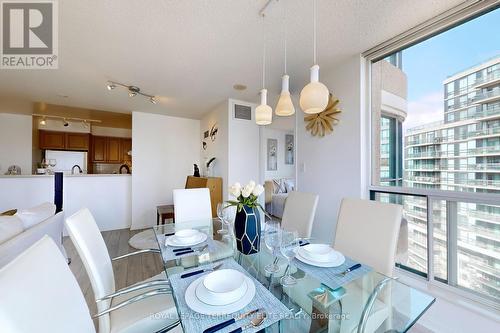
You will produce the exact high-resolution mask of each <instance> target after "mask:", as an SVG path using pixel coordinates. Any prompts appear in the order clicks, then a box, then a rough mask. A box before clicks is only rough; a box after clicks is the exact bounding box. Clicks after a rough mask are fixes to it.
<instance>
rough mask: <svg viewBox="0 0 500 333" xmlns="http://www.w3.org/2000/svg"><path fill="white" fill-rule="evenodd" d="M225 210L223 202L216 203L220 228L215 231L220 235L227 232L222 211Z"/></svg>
mask: <svg viewBox="0 0 500 333" xmlns="http://www.w3.org/2000/svg"><path fill="white" fill-rule="evenodd" d="M225 210H226V209H225V208H224V203H223V202H219V203H218V204H217V217H218V218H219V220H220V221H221V228H220V229H219V230H217V233H218V234H221V235H225V234H227V230H226V229H225V225H226V222H225V217H226V214H225V212H224V211H225Z"/></svg>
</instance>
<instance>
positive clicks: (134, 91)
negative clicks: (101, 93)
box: [106, 81, 158, 104]
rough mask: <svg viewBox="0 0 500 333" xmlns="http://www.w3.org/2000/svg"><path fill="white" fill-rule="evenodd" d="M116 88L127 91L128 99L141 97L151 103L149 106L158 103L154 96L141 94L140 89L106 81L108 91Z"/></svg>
mask: <svg viewBox="0 0 500 333" xmlns="http://www.w3.org/2000/svg"><path fill="white" fill-rule="evenodd" d="M118 86H120V87H122V88H125V89H127V91H128V96H129V97H135V96H137V95H141V96H144V97H147V98H149V101H150V102H151V104H157V103H158V99H157V98H156V96H154V95H150V94H146V93H143V92H142V91H141V88H139V87H137V86H129V85H126V84H123V83H119V82H114V81H108V83H107V86H106V87H107V88H108V90H113V89H115V88H116V87H118Z"/></svg>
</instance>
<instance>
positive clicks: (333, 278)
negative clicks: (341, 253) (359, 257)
mask: <svg viewBox="0 0 500 333" xmlns="http://www.w3.org/2000/svg"><path fill="white" fill-rule="evenodd" d="M292 263H293V265H294V266H296V267H297V268H299V269H301V270H303V271H304V272H306V273H307V274H309V275H311V276H312V277H314V278H315V279H317V280H319V281H320V282H321V283H322V284H324V285H326V286H327V287H329V288H331V289H337V288H339V287H342V286H344V285H346V284H347V283H349V282H351V281H353V280H356V279H357V278H359V277H361V276H363V275H365V274H366V273H368V272H370V271H372V268H371V267H370V266H366V265H362V266H361V267H360V268H358V269H356V270H354V271H352V272H349V273H347V274H346V275H345V276H342V275H339V273H342V272H343V271H345V270H346V269H348V268H349V267H351V266H352V265H355V264H357V263H358V262H357V261H354V260H352V259H351V258H348V257H346V258H345V262H344V263H343V264H342V265H340V266H338V267H316V266H312V265H308V264H306V263H303V262H302V261H300V260H298V259H296V258H295V259H293V262H292Z"/></svg>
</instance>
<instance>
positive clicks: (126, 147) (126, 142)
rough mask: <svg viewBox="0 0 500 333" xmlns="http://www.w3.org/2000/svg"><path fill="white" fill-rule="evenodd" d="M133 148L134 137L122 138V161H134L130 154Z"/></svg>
mask: <svg viewBox="0 0 500 333" xmlns="http://www.w3.org/2000/svg"><path fill="white" fill-rule="evenodd" d="M131 150H132V139H122V161H123V162H129V161H132V156H131V155H129V154H128V152H129V151H131Z"/></svg>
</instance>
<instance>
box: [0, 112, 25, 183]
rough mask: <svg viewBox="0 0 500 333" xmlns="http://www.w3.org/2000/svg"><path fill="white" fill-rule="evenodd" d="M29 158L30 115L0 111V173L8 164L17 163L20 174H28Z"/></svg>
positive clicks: (5, 169) (4, 170) (2, 172)
mask: <svg viewBox="0 0 500 333" xmlns="http://www.w3.org/2000/svg"><path fill="white" fill-rule="evenodd" d="M31 159H32V119H31V116H28V115H21V114H9V113H0V174H4V173H5V172H6V171H7V169H8V168H9V166H10V165H18V166H20V167H21V172H22V174H25V175H30V174H31V171H32V170H31Z"/></svg>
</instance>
